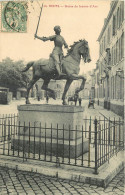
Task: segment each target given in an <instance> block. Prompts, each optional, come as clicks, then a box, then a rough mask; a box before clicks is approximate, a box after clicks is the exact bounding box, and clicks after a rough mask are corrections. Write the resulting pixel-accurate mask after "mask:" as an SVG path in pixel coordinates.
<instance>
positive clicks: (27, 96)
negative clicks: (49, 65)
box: [26, 78, 39, 104]
mask: <svg viewBox="0 0 125 195" xmlns="http://www.w3.org/2000/svg"><path fill="white" fill-rule="evenodd" d="M38 80H39V78H33V79H32V80H31V81H30V82H29V84H28V87H27V93H26V104H30V101H29V92H30V89H31V88H32V87H33V85H34V84H35V83H36V81H38Z"/></svg>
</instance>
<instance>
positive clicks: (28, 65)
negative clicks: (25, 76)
mask: <svg viewBox="0 0 125 195" xmlns="http://www.w3.org/2000/svg"><path fill="white" fill-rule="evenodd" d="M33 63H34V61H32V62H29V63H28V64H27V65H26V67H25V68H24V69H23V70H22V71H21V72H26V71H27V70H29V68H30V67H31V66H33Z"/></svg>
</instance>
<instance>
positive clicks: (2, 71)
mask: <svg viewBox="0 0 125 195" xmlns="http://www.w3.org/2000/svg"><path fill="white" fill-rule="evenodd" d="M24 66H25V65H24V61H23V60H19V61H13V60H12V59H10V58H8V57H7V58H6V59H4V60H2V62H0V86H1V87H7V88H9V89H10V91H12V92H14V91H16V90H17V88H19V87H25V88H27V84H28V82H29V79H30V77H31V72H27V73H24V72H21V70H22V69H23V68H24Z"/></svg>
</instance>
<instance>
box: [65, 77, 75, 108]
mask: <svg viewBox="0 0 125 195" xmlns="http://www.w3.org/2000/svg"><path fill="white" fill-rule="evenodd" d="M72 81H73V80H67V81H66V84H65V88H64V92H63V95H62V100H63V105H66V104H67V103H66V101H65V97H66V93H67V91H68V89H69V87H70V85H71V83H72Z"/></svg>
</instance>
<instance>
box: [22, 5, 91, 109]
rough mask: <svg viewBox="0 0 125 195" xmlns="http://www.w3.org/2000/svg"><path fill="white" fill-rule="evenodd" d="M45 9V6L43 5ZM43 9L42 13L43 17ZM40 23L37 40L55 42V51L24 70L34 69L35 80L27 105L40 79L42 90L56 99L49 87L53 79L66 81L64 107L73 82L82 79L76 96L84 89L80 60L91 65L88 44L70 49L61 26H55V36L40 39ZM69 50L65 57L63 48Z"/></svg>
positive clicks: (75, 44) (79, 43)
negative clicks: (47, 57) (41, 80)
mask: <svg viewBox="0 0 125 195" xmlns="http://www.w3.org/2000/svg"><path fill="white" fill-rule="evenodd" d="M42 7H43V5H42ZM41 12H42V8H41V11H40V16H41ZM39 22H40V17H39V20H38V25H37V29H36V33H35V38H37V39H40V40H42V41H44V42H45V41H48V40H50V41H53V42H54V49H53V51H52V54H50V57H49V59H40V60H38V61H31V62H29V63H28V64H27V66H26V67H25V68H24V69H23V70H22V72H26V71H27V70H28V69H29V68H30V67H32V68H33V78H32V80H31V81H30V82H29V84H28V87H27V94H26V104H30V102H29V92H30V89H31V88H32V87H33V85H34V84H35V83H36V82H37V81H38V80H39V79H40V78H42V79H43V81H44V82H43V85H42V87H41V88H42V89H43V90H46V91H47V92H49V94H51V97H52V98H53V99H56V95H55V92H54V90H52V89H50V88H49V87H48V84H49V82H50V80H51V79H53V80H66V84H65V87H64V92H63V95H62V100H63V102H62V103H63V105H66V104H67V103H66V100H65V99H66V93H67V91H68V89H69V87H70V85H71V83H72V82H73V80H79V79H81V80H82V82H81V86H80V88H79V89H77V90H76V91H75V94H76V95H78V93H79V92H80V91H81V90H83V89H84V85H85V81H86V79H85V78H84V77H83V76H82V75H78V74H79V71H80V60H81V57H82V58H83V60H84V62H85V63H87V62H88V63H89V62H90V61H91V58H90V53H89V46H88V42H87V41H86V40H85V39H84V40H79V41H77V42H74V43H73V45H71V46H70V49H69V48H68V45H67V43H66V41H65V39H64V38H63V37H62V36H61V35H60V33H61V28H60V26H55V27H54V31H55V35H53V36H49V37H39V36H37V31H38V26H39ZM63 46H64V47H65V48H66V49H67V55H66V56H63V50H62V47H63Z"/></svg>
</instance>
